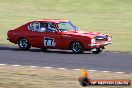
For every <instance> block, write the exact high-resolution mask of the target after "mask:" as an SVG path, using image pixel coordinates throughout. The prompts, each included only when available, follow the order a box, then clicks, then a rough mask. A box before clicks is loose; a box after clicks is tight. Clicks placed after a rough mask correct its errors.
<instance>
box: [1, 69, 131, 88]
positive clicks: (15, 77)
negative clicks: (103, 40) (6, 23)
mask: <svg viewBox="0 0 132 88" xmlns="http://www.w3.org/2000/svg"><path fill="white" fill-rule="evenodd" d="M79 76H81V71H74V70H70V69H69V70H58V69H44V68H41V67H37V68H30V67H26V66H21V67H11V66H0V88H83V87H81V86H80V84H79V82H78V78H79ZM89 76H90V79H129V80H132V74H116V73H114V72H110V73H102V72H89ZM88 88H89V87H88ZM90 88H132V86H101V87H100V86H93V87H92V86H90Z"/></svg>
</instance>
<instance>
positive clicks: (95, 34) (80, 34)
mask: <svg viewBox="0 0 132 88" xmlns="http://www.w3.org/2000/svg"><path fill="white" fill-rule="evenodd" d="M64 34H67V35H78V36H87V37H90V38H94V37H96V36H106V35H107V34H103V33H100V32H84V31H67V32H64Z"/></svg>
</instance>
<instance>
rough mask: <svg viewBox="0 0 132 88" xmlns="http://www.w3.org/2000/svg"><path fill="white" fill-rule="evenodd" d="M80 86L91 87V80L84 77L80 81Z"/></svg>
mask: <svg viewBox="0 0 132 88" xmlns="http://www.w3.org/2000/svg"><path fill="white" fill-rule="evenodd" d="M80 85H81V86H83V87H86V86H88V85H91V81H90V79H88V78H86V77H84V78H82V79H81V80H80Z"/></svg>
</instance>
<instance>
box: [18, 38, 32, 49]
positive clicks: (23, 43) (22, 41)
mask: <svg viewBox="0 0 132 88" xmlns="http://www.w3.org/2000/svg"><path fill="white" fill-rule="evenodd" d="M18 46H19V48H20V49H21V50H29V49H30V47H31V45H30V43H29V41H28V40H27V39H25V38H22V39H20V40H19V42H18Z"/></svg>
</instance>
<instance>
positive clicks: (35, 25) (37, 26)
mask: <svg viewBox="0 0 132 88" xmlns="http://www.w3.org/2000/svg"><path fill="white" fill-rule="evenodd" d="M28 29H29V30H31V31H37V32H39V31H40V23H39V22H34V23H31V24H30V25H29V26H28Z"/></svg>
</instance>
